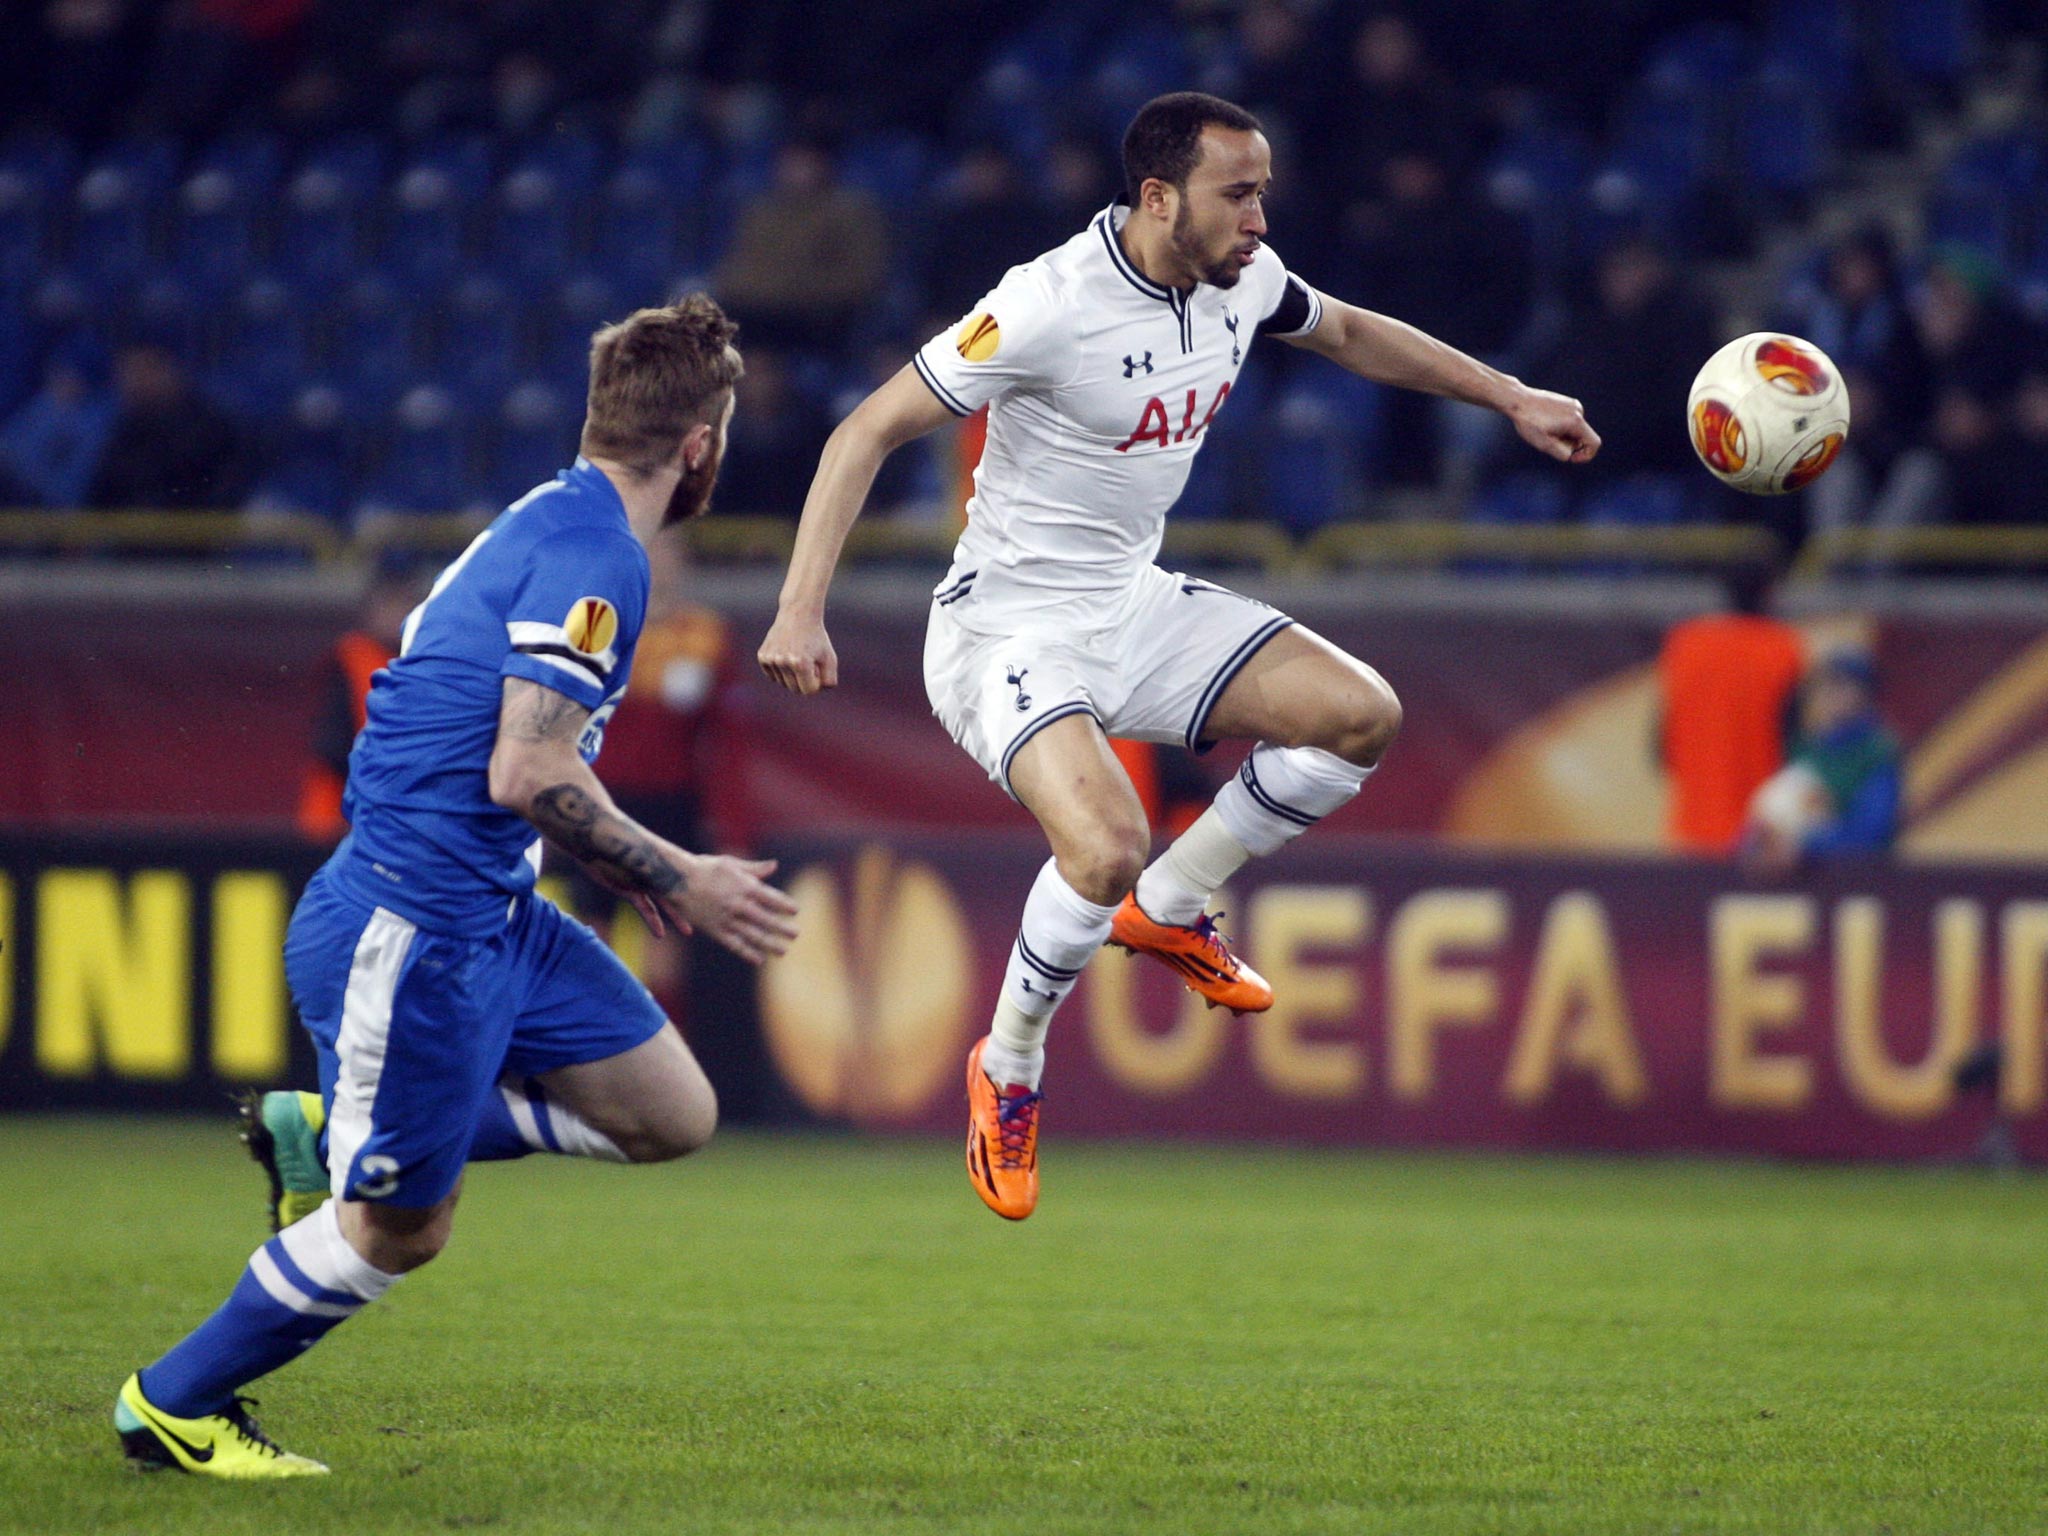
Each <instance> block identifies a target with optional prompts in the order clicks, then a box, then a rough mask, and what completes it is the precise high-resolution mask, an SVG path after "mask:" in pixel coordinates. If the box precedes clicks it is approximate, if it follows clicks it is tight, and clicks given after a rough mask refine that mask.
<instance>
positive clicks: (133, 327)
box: [119, 271, 205, 371]
mask: <svg viewBox="0 0 2048 1536" xmlns="http://www.w3.org/2000/svg"><path fill="white" fill-rule="evenodd" d="M123 297H124V298H125V299H126V302H125V303H124V304H122V305H121V318H120V322H119V328H120V333H121V334H122V335H123V336H125V337H131V338H135V339H146V340H149V341H151V342H154V343H156V344H157V345H159V346H165V347H169V348H170V349H171V351H173V352H175V353H176V354H177V355H178V358H179V360H180V361H181V362H183V363H184V364H185V366H186V367H188V368H191V369H194V370H195V371H196V370H198V369H200V368H201V366H202V365H203V363H204V354H205V346H204V340H205V338H204V335H203V316H204V312H203V310H202V308H201V302H200V296H198V295H195V294H194V293H193V291H192V290H191V289H190V288H188V287H186V286H185V285H184V284H183V283H181V282H179V281H178V279H177V278H176V277H175V276H173V275H172V274H170V273H167V272H161V271H158V272H152V273H150V274H149V275H148V276H147V277H145V278H143V279H142V281H141V282H140V283H139V284H137V286H136V287H135V288H134V289H133V290H132V291H130V292H129V293H128V294H126V295H123Z"/></svg>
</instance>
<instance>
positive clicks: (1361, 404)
mask: <svg viewBox="0 0 2048 1536" xmlns="http://www.w3.org/2000/svg"><path fill="white" fill-rule="evenodd" d="M1232 403H1233V404H1236V403H1238V402H1236V401H1233V402H1232ZM1383 413H1384V405H1383V397H1382V394H1381V391H1380V388H1379V386H1377V385H1374V384H1372V383H1369V382H1368V381H1366V380H1364V379H1360V378H1358V377H1356V376H1355V375H1353V374H1349V373H1340V372H1338V371H1336V370H1334V369H1318V370H1316V371H1315V372H1313V373H1304V374H1303V375H1302V376H1301V377H1300V378H1299V379H1297V380H1296V381H1295V382H1293V383H1292V384H1290V385H1289V386H1288V387H1287V389H1286V390H1285V391H1283V393H1282V394H1281V396H1280V398H1279V399H1278V400H1277V401H1275V402H1274V405H1273V408H1272V410H1271V411H1270V412H1268V413H1267V416H1266V419H1265V425H1264V431H1263V433H1262V452H1261V463H1262V468H1263V471H1264V475H1263V479H1264V482H1265V500H1264V505H1263V506H1262V508H1261V511H1262V512H1263V513H1264V514H1265V516H1266V517H1268V518H1269V519H1271V520H1272V521H1274V522H1277V523H1279V524H1280V525H1281V526H1282V527H1283V528H1285V529H1287V530H1288V531H1289V532H1290V533H1295V534H1302V533H1309V532H1312V531H1313V530H1315V529H1317V528H1320V527H1322V526H1324V525H1325V524H1327V523H1331V522H1335V521H1338V520H1339V519H1342V518H1346V517H1350V516H1352V515H1353V514H1354V512H1355V511H1356V509H1355V508H1354V507H1353V506H1352V504H1351V499H1352V496H1353V494H1354V492H1355V491H1356V489H1357V488H1358V487H1359V486H1361V485H1363V484H1365V483H1367V482H1369V481H1370V480H1371V479H1372V477H1373V470H1374V467H1375V463H1376V459H1377V454H1376V451H1375V450H1376V443H1377V439H1378V435H1379V432H1380V427H1381V418H1382V415H1383ZM1204 451H1205V452H1206V451H1208V450H1204Z"/></svg>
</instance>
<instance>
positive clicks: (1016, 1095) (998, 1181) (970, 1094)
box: [967, 1036, 1039, 1221]
mask: <svg viewBox="0 0 2048 1536" xmlns="http://www.w3.org/2000/svg"><path fill="white" fill-rule="evenodd" d="M987 1044H988V1038H987V1036H983V1037H982V1038H981V1039H979V1040H977V1041H975V1042H974V1049H973V1050H971V1051H969V1052H968V1053H967V1172H968V1175H969V1176H970V1177H971V1178H972V1179H973V1180H974V1192H975V1193H976V1194H978V1195H980V1196H981V1198H982V1201H983V1203H984V1204H986V1205H987V1206H988V1208H989V1209H990V1210H992V1211H994V1212H995V1213H996V1214H997V1215H998V1216H1001V1217H1004V1218H1006V1219H1008V1220H1010V1221H1022V1220H1023V1219H1024V1218H1025V1217H1026V1216H1029V1215H1030V1214H1031V1213H1032V1212H1033V1211H1035V1210H1037V1209H1038V1099H1039V1095H1038V1094H1037V1093H1036V1092H1034V1091H1033V1090H1032V1089H1029V1088H1026V1087H1025V1086H1024V1085H1023V1084H1021V1083H1011V1084H1009V1085H1007V1086H1005V1087H1002V1088H998V1087H997V1086H996V1085H995V1084H994V1083H993V1082H991V1081H990V1080H989V1075H988V1074H987V1073H986V1072H984V1071H982V1070H981V1048H982V1047H983V1046H985V1045H987Z"/></svg>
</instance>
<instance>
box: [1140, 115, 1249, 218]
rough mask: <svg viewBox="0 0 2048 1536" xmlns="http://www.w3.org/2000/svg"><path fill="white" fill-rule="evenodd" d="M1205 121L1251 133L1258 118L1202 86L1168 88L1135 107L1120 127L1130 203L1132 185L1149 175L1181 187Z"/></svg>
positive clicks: (1194, 157) (1198, 154) (1198, 153)
mask: <svg viewBox="0 0 2048 1536" xmlns="http://www.w3.org/2000/svg"><path fill="white" fill-rule="evenodd" d="M1211 126H1215V127H1219V128H1231V129H1235V130H1236V131H1237V132H1239V133H1257V132H1258V131H1259V120H1258V119H1257V118H1256V117H1253V116H1252V115H1251V113H1249V112H1247V111H1245V109H1244V108H1243V107H1239V106H1233V105H1232V104H1231V103H1229V102H1227V101H1225V100H1224V99H1223V98H1222V97H1221V96H1211V95H1209V94H1208V93H1207V92H1206V91H1174V92H1172V93H1171V94H1170V95H1166V96H1155V97H1153V98H1152V99H1151V100H1150V101H1148V102H1146V103H1145V105H1144V106H1142V107H1140V108H1138V115H1137V116H1136V117H1134V118H1132V119H1131V126H1130V127H1128V128H1126V129H1125V130H1124V195H1125V196H1126V197H1128V198H1129V199H1130V203H1131V206H1132V207H1133V208H1135V207H1137V206H1138V189H1139V188H1141V187H1143V186H1144V185H1145V183H1146V182H1148V181H1151V180H1153V179H1154V178H1155V177H1156V178H1157V179H1158V180H1160V181H1163V182H1165V183H1166V184H1167V185H1168V186H1170V187H1174V188H1176V189H1177V190H1179V191H1183V192H1185V191H1186V190H1187V185H1188V173H1189V172H1190V171H1192V170H1193V169H1194V168H1195V162H1196V161H1198V160H1200V159H1201V158H1202V130H1203V129H1204V128H1208V127H1211Z"/></svg>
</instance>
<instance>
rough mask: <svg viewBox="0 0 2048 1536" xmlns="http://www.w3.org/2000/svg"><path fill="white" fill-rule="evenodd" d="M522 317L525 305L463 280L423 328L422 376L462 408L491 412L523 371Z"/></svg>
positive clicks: (497, 289)
mask: <svg viewBox="0 0 2048 1536" xmlns="http://www.w3.org/2000/svg"><path fill="white" fill-rule="evenodd" d="M525 313H526V308H525V305H524V304H523V303H521V302H516V301H515V300H514V299H513V297H512V295H511V294H510V293H509V292H508V291H507V290H506V288H505V286H504V285H503V284H502V283H499V282H497V281H496V280H495V279H493V278H489V277H483V276H477V277H470V278H465V279H463V280H462V281H461V282H460V283H457V284H456V286H455V289H454V291H453V292H451V293H450V294H449V296H448V299H447V301H446V303H445V304H444V305H442V306H441V308H440V310H439V313H438V315H437V317H436V323H435V324H433V325H431V326H430V327H429V330H430V332H431V335H430V337H429V344H428V347H427V349H426V351H425V353H424V354H423V355H424V358H425V362H426V365H427V368H428V371H429V372H430V373H431V374H432V376H433V377H435V378H438V379H440V380H442V381H444V382H445V383H446V384H447V385H448V387H449V388H450V389H452V390H454V391H455V393H456V395H457V397H458V398H459V399H460V400H461V401H462V403H463V404H464V406H465V408H473V409H475V410H481V411H489V410H495V409H496V408H497V404H498V401H499V399H500V398H501V397H502V396H503V395H504V393H505V391H506V390H507V389H508V388H510V387H511V385H512V383H513V381H514V380H516V379H518V378H520V377H522V376H523V375H524V373H525V370H526V366H527V361H528V359H527V352H528V348H527V340H526V329H525V325H524V317H525Z"/></svg>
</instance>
